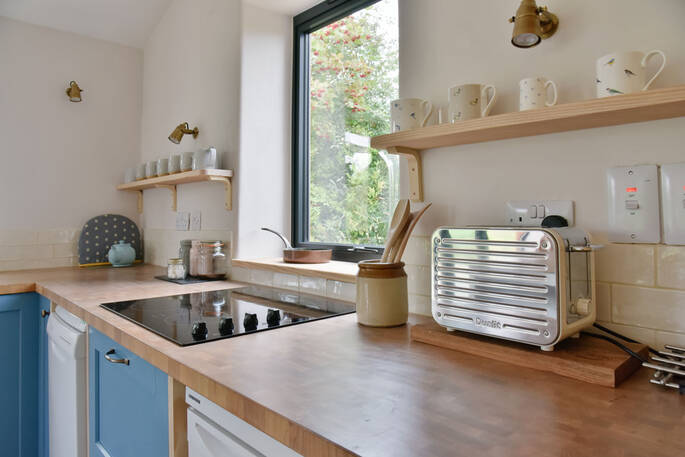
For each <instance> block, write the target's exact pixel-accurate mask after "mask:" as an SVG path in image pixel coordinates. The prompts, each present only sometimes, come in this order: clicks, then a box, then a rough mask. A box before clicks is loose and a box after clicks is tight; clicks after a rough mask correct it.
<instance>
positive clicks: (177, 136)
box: [169, 122, 200, 144]
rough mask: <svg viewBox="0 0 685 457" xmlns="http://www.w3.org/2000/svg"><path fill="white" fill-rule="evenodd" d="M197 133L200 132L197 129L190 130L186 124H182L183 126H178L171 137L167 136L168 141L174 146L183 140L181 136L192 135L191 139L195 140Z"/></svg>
mask: <svg viewBox="0 0 685 457" xmlns="http://www.w3.org/2000/svg"><path fill="white" fill-rule="evenodd" d="M199 133H200V130H199V129H198V128H197V127H195V128H194V129H192V130H191V129H190V127H189V126H188V123H187V122H184V123H183V124H178V126H176V128H175V129H174V131H173V132H171V135H169V141H171V142H172V143H174V144H179V143H180V142H181V140H182V139H183V135H187V134H192V135H193V138H197V135H198V134H199Z"/></svg>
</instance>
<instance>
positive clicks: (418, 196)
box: [387, 146, 423, 202]
mask: <svg viewBox="0 0 685 457" xmlns="http://www.w3.org/2000/svg"><path fill="white" fill-rule="evenodd" d="M387 151H388V154H397V155H399V156H400V157H404V158H406V159H407V169H408V172H409V199H410V200H411V201H413V202H422V201H423V168H422V166H421V153H420V152H419V151H417V150H416V149H410V148H405V147H403V146H389V147H388V148H387Z"/></svg>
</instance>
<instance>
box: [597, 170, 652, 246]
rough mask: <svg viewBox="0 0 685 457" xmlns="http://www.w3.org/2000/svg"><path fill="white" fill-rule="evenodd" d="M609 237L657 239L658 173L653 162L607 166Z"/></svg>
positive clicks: (639, 240) (628, 240) (624, 240)
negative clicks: (632, 165) (650, 163)
mask: <svg viewBox="0 0 685 457" xmlns="http://www.w3.org/2000/svg"><path fill="white" fill-rule="evenodd" d="M607 199H608V201H607V207H608V210H609V227H608V230H607V236H608V238H609V241H614V242H617V243H658V242H660V241H661V219H660V217H659V176H658V170H657V166H656V165H638V166H634V167H617V168H610V169H609V170H607Z"/></svg>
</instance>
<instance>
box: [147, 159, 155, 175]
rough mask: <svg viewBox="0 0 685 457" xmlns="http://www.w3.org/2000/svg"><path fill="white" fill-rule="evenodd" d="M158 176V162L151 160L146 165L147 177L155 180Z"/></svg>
mask: <svg viewBox="0 0 685 457" xmlns="http://www.w3.org/2000/svg"><path fill="white" fill-rule="evenodd" d="M155 176H157V161H156V160H151V161H149V162H148V163H146V164H145V177H146V178H154V177H155Z"/></svg>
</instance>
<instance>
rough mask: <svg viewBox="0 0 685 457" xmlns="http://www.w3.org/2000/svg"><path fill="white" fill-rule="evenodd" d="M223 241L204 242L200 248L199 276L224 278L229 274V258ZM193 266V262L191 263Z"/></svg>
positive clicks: (198, 258) (198, 257)
mask: <svg viewBox="0 0 685 457" xmlns="http://www.w3.org/2000/svg"><path fill="white" fill-rule="evenodd" d="M225 246H226V245H225V244H224V243H223V242H222V241H203V242H202V243H200V245H199V247H198V256H197V276H198V277H200V278H212V279H214V278H224V277H225V276H226V274H227V273H228V257H227V256H226V252H225ZM191 265H192V262H191Z"/></svg>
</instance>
